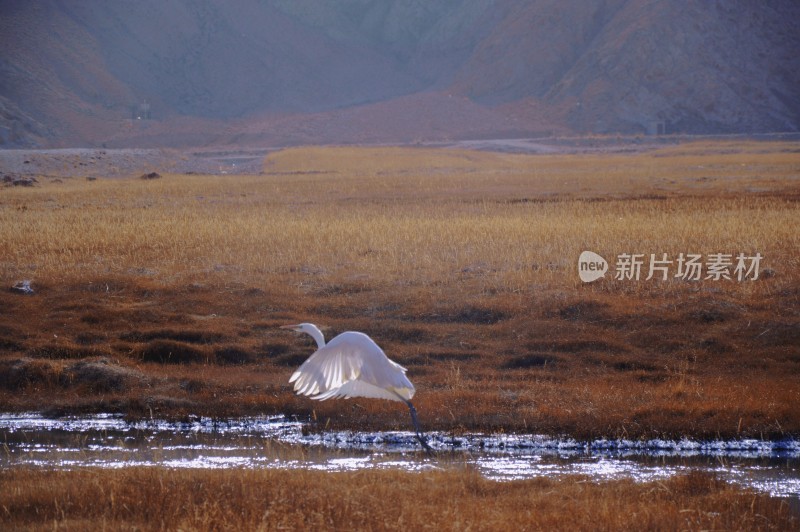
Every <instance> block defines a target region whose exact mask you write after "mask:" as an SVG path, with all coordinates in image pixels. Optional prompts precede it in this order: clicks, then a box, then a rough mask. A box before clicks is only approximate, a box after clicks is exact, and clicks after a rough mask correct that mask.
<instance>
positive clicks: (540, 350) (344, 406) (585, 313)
mask: <svg viewBox="0 0 800 532" xmlns="http://www.w3.org/2000/svg"><path fill="white" fill-rule="evenodd" d="M798 175H800V145H798V144H797V143H789V142H738V141H737V142H719V141H717V142H696V143H687V144H679V145H676V146H670V147H666V148H662V149H658V150H651V151H643V152H630V153H606V154H601V153H598V154H570V155H564V154H559V155H515V154H499V153H485V152H474V151H459V150H444V149H423V148H389V147H386V148H356V147H320V148H296V149H287V150H284V151H280V152H277V153H273V154H271V155H269V156H268V157H267V158H266V160H265V164H264V173H262V174H261V175H253V176H205V175H169V174H168V175H165V176H164V178H162V179H156V180H141V179H133V178H131V179H100V180H97V181H87V180H83V179H76V178H72V179H62V180H54V179H47V178H42V179H41V180H40V181H41V186H39V187H35V188H26V189H18V188H4V189H0V278H2V280H3V281H2V282H3V283H4V284H5V285H6V286H10V285H12V284H13V283H14V282H16V281H18V280H21V279H30V280H32V281H33V285H34V288H35V289H36V290H37V292H36V294H35V295H33V296H22V295H19V294H15V293H12V292H10V291H6V290H3V291H2V292H0V308H2V309H3V312H2V314H0V409H3V410H27V409H37V410H45V411H48V412H52V413H59V412H94V411H108V410H113V411H122V412H126V413H128V414H130V415H132V416H140V415H164V416H181V415H189V414H206V415H215V416H236V415H250V414H271V413H285V414H298V415H302V416H311V417H313V418H315V419H318V420H323V421H325V422H326V423H327V424H328V425H329V426H334V427H345V428H354V429H356V428H398V427H403V428H405V427H406V426H407V423H408V419H407V415H408V414H407V412H406V411H404V410H403V408H401V407H402V405H399V406H398V405H397V404H394V403H386V402H383V401H369V400H352V401H349V402H343V401H331V402H326V403H315V402H312V401H309V400H308V399H306V398H299V397H296V396H295V395H294V394H293V393H292V391H291V388H290V387H289V385H288V383H287V380H288V377H289V375H291V373H292V371H293V368H294V367H295V366H297V365H298V364H299V363H301V362H302V361H303V360H304V359H305V357H307V356H308V355H309V354H310V353H311V352H312V350H313V349H312V343H311V340H310V338H304V337H297V336H295V335H293V334H291V333H288V332H286V331H281V330H279V329H277V326H279V325H281V324H285V323H291V322H298V321H312V322H315V323H318V324H321V325H323V326H324V327H325V331H326V334H328V336H329V337H330V335H333V334H336V333H338V332H341V331H343V330H361V331H364V332H366V333H368V334H370V335H371V336H372V337H373V338H375V339H376V341H377V342H378V343H379V344H380V345H381V346H383V347H384V349H385V350H386V352H387V354H388V355H389V356H390V357H391V358H393V359H395V360H397V361H398V362H400V363H401V364H403V365H404V366H406V367H408V369H409V376H410V377H411V379H412V381H413V382H414V383H415V384H416V385H417V389H418V392H417V396H416V397H415V403H416V404H417V407H418V410H419V411H420V419H421V421H422V423H423V425H424V426H425V427H426V428H429V429H439V430H448V431H460V430H475V429H485V430H506V431H526V432H546V433H553V434H569V435H573V436H576V437H597V436H611V437H617V436H626V437H653V436H673V437H676V436H692V437H699V438H710V437H737V436H750V437H765V438H776V437H782V436H785V435H787V434H793V435H797V434H800V413H798V410H797V408H796V405H797V404H798V400H800V379H798V376H800V354H799V353H798V351H797V346H798V345H799V344H800V319H799V318H798V308H799V307H798V294H800V283H798V280H799V279H800V273H798V271H799V268H798V267H800V254H799V253H798V249H800V232H798V231H797V227H798V225H800V224H799V223H798V222H800V209H798V201H797V200H798V197H800V183H799V182H798ZM586 249H589V250H592V251H595V252H598V253H600V254H601V255H603V256H605V257H606V258H607V259H609V261H610V262H612V265H611V268H612V271H611V272H609V273H608V274H607V275H606V278H604V279H602V280H599V281H597V282H595V283H592V284H584V283H582V282H581V281H580V280H579V278H578V274H577V258H578V255H579V254H580V252H581V251H583V250H586ZM621 253H642V254H645V255H646V256H649V254H651V253H653V254H656V255H658V256H660V255H661V254H662V253H667V254H668V255H669V257H671V258H673V259H675V258H677V256H678V255H679V254H680V253H700V254H703V255H704V256H707V255H709V254H712V253H730V254H733V255H734V256H735V255H736V254H738V253H745V254H747V255H748V256H750V255H753V254H755V253H760V254H761V255H762V256H763V257H764V258H763V260H762V263H761V270H760V278H759V279H757V280H744V281H738V280H736V279H733V280H721V281H713V280H701V281H684V280H681V279H677V278H674V277H673V276H670V278H669V279H668V280H666V281H662V280H659V279H651V280H649V281H645V280H644V277H646V274H647V272H646V271H644V272H643V273H642V279H641V280H639V281H633V280H615V279H614V278H613V273H614V272H613V268H614V265H613V261H614V259H615V257H616V256H617V255H618V254H621ZM42 397H47V400H46V401H44V402H43V401H42Z"/></svg>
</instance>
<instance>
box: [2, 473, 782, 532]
mask: <svg viewBox="0 0 800 532" xmlns="http://www.w3.org/2000/svg"><path fill="white" fill-rule="evenodd" d="M0 481H2V483H3V485H4V486H5V488H4V489H3V490H0V526H1V527H2V528H4V529H5V530H45V529H47V530H51V529H57V530H87V529H100V528H103V529H106V528H108V529H112V530H127V529H133V530H286V529H290V530H310V529H315V530H395V529H408V530H423V529H425V530H427V529H435V530H683V529H697V530H700V529H705V530H709V529H713V530H790V529H796V528H797V527H798V517H797V515H796V514H793V512H792V511H791V509H790V508H789V505H788V504H787V503H786V501H780V500H776V499H770V498H768V497H766V496H763V495H755V494H752V493H747V492H743V491H740V490H737V489H734V488H732V487H730V486H728V485H726V484H725V483H723V482H720V481H718V480H716V479H715V478H714V477H710V476H707V475H704V474H700V473H692V474H689V475H687V476H679V477H675V478H672V479H669V480H666V481H663V482H654V483H646V484H635V483H633V482H631V481H617V482H602V483H589V482H585V481H583V479H581V478H579V477H576V478H566V479H563V480H558V481H556V480H544V479H542V480H531V481H518V482H507V483H497V482H492V481H488V480H486V479H483V478H481V477H480V475H479V474H478V473H476V472H474V471H469V470H465V471H459V470H450V471H443V472H430V473H419V474H413V473H402V472H395V471H362V472H357V473H324V472H314V471H282V470H273V471H270V470H260V471H253V470H240V469H238V470H224V471H197V470H177V471H176V470H168V469H125V470H81V471H74V472H66V471H62V472H52V471H39V470H26V469H12V470H3V471H0Z"/></svg>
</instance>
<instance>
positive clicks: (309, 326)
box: [281, 323, 325, 348]
mask: <svg viewBox="0 0 800 532" xmlns="http://www.w3.org/2000/svg"><path fill="white" fill-rule="evenodd" d="M281 329H289V330H290V331H297V332H299V333H306V334H309V335H311V337H312V338H314V340H316V341H317V346H318V347H320V348H321V347H323V346H324V345H325V336H324V335H323V334H322V331H320V330H319V327H317V326H316V325H314V324H313V323H298V324H296V325H281Z"/></svg>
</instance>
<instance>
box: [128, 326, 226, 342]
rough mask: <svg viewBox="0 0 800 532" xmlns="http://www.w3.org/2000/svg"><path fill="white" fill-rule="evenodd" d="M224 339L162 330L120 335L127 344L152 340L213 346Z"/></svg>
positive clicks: (206, 333) (214, 334) (209, 334)
mask: <svg viewBox="0 0 800 532" xmlns="http://www.w3.org/2000/svg"><path fill="white" fill-rule="evenodd" d="M224 339H225V335H224V334H222V333H218V332H209V331H192V330H177V331H176V330H172V329H162V330H156V331H146V332H141V331H131V332H128V333H124V334H121V335H120V340H125V341H127V342H139V343H143V342H150V341H153V340H174V341H176V342H185V343H189V344H213V343H216V342H220V341H222V340H224Z"/></svg>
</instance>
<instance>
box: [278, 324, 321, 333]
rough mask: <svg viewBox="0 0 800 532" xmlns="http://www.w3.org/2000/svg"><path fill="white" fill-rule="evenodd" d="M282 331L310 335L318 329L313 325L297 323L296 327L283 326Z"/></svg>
mask: <svg viewBox="0 0 800 532" xmlns="http://www.w3.org/2000/svg"><path fill="white" fill-rule="evenodd" d="M281 329H288V330H290V331H295V332H300V333H306V334H308V333H309V331H311V330H313V329H316V327H315V326H314V324H313V323H296V324H294V325H281Z"/></svg>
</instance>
